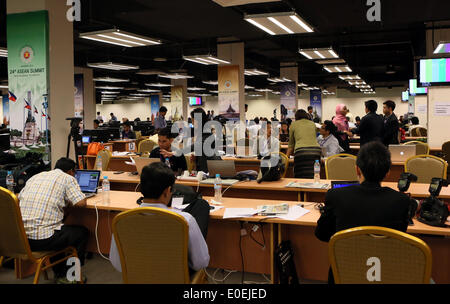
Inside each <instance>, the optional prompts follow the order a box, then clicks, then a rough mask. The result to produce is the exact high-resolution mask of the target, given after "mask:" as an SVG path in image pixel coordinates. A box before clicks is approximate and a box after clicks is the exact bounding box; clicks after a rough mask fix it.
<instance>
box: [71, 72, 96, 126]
mask: <svg viewBox="0 0 450 304" xmlns="http://www.w3.org/2000/svg"><path fill="white" fill-rule="evenodd" d="M75 74H83V112H84V117H83V123H84V128H85V129H93V128H94V119H96V117H97V109H96V107H97V106H96V102H95V88H94V71H93V70H92V69H89V68H82V67H75Z"/></svg>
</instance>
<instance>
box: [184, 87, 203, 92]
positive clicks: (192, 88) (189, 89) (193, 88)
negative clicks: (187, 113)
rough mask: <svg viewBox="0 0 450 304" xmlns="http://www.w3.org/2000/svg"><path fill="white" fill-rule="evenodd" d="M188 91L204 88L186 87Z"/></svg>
mask: <svg viewBox="0 0 450 304" xmlns="http://www.w3.org/2000/svg"><path fill="white" fill-rule="evenodd" d="M187 89H188V91H204V90H206V89H205V88H197V87H188V88H187Z"/></svg>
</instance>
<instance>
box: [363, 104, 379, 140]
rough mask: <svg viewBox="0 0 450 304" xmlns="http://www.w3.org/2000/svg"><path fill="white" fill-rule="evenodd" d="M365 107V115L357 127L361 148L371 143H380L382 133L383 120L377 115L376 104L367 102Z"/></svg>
mask: <svg viewBox="0 0 450 304" xmlns="http://www.w3.org/2000/svg"><path fill="white" fill-rule="evenodd" d="M365 105H366V113H367V115H366V116H364V117H363V118H362V119H361V125H360V126H359V133H360V136H361V147H362V146H363V145H364V144H366V143H368V142H371V141H382V133H383V118H382V117H381V116H379V115H378V114H377V109H378V104H377V102H376V101H375V100H368V101H366V102H365Z"/></svg>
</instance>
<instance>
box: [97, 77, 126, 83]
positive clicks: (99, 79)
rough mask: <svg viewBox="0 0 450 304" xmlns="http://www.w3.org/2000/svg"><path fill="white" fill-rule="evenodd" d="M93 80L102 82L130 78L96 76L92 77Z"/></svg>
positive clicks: (121, 80) (120, 80) (124, 80)
mask: <svg viewBox="0 0 450 304" xmlns="http://www.w3.org/2000/svg"><path fill="white" fill-rule="evenodd" d="M94 81H102V82H129V81H130V79H122V78H112V77H97V78H94Z"/></svg>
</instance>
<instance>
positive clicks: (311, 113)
mask: <svg viewBox="0 0 450 304" xmlns="http://www.w3.org/2000/svg"><path fill="white" fill-rule="evenodd" d="M308 117H309V120H313V119H314V108H313V107H312V106H308Z"/></svg>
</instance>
